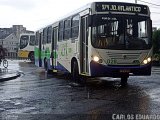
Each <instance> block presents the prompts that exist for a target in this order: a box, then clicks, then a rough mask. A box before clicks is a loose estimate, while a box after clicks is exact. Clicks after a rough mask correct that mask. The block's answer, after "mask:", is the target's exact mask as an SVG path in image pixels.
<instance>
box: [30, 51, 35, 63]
mask: <svg viewBox="0 0 160 120" xmlns="http://www.w3.org/2000/svg"><path fill="white" fill-rule="evenodd" d="M29 59H30V61H31V62H34V52H31V53H30V54H29Z"/></svg>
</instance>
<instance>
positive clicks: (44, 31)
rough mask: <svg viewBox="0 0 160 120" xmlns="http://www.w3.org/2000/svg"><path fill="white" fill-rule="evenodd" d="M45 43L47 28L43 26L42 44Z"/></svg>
mask: <svg viewBox="0 0 160 120" xmlns="http://www.w3.org/2000/svg"><path fill="white" fill-rule="evenodd" d="M46 43H47V28H44V30H43V41H42V44H46Z"/></svg>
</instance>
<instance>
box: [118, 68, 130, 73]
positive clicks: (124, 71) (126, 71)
mask: <svg viewBox="0 0 160 120" xmlns="http://www.w3.org/2000/svg"><path fill="white" fill-rule="evenodd" d="M120 73H130V70H129V69H123V70H120Z"/></svg>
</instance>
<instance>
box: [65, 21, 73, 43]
mask: <svg viewBox="0 0 160 120" xmlns="http://www.w3.org/2000/svg"><path fill="white" fill-rule="evenodd" d="M70 36H71V20H70V18H69V19H67V20H65V21H64V40H68V39H69V38H70Z"/></svg>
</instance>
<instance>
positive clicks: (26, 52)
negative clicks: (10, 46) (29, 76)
mask: <svg viewBox="0 0 160 120" xmlns="http://www.w3.org/2000/svg"><path fill="white" fill-rule="evenodd" d="M34 42H35V34H33V33H23V34H21V35H20V39H19V50H18V57H19V58H24V59H30V60H31V61H34Z"/></svg>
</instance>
